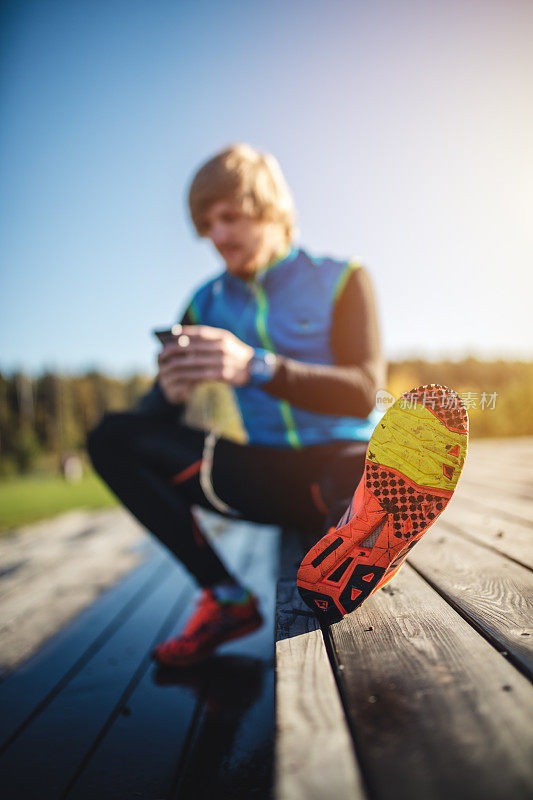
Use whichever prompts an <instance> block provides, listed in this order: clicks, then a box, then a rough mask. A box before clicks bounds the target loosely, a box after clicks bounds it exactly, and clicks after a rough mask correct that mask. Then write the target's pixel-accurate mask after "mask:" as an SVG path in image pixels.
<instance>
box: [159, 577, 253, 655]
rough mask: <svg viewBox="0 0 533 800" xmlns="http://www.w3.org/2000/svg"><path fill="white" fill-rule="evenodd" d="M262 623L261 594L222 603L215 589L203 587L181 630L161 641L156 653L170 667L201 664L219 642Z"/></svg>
mask: <svg viewBox="0 0 533 800" xmlns="http://www.w3.org/2000/svg"><path fill="white" fill-rule="evenodd" d="M262 624H263V617H262V616H261V613H260V612H259V607H258V603H257V598H256V596H255V595H254V594H252V593H251V592H249V593H248V597H247V598H246V599H245V600H244V601H243V602H241V603H221V602H219V601H218V600H217V598H216V597H215V594H214V593H213V591H212V589H203V591H202V594H201V595H200V598H199V600H198V603H197V606H196V609H195V611H194V613H193V615H192V616H191V617H190V619H189V621H188V622H187V624H186V626H185V628H184V629H183V631H182V632H181V634H180V635H179V636H176V637H174V638H173V639H169V640H168V641H166V642H163V643H162V644H159V645H157V647H155V648H154V650H153V652H152V657H153V658H154V659H155V660H156V661H157V662H158V663H159V664H163V665H165V666H167V667H187V666H190V665H191V664H198V663H199V662H200V661H204V659H206V658H208V657H209V656H210V655H211V654H212V652H213V651H214V650H215V649H216V648H217V647H219V645H221V644H223V643H224V642H229V641H230V640H231V639H238V638H240V637H241V636H246V634H248V633H252V631H255V630H257V628H259V627H260V626H261V625H262Z"/></svg>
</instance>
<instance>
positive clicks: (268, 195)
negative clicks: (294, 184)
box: [189, 144, 295, 244]
mask: <svg viewBox="0 0 533 800" xmlns="http://www.w3.org/2000/svg"><path fill="white" fill-rule="evenodd" d="M228 199H231V200H235V201H236V202H238V203H239V204H240V205H241V208H242V210H243V211H244V213H245V214H248V215H249V216H251V217H253V218H255V219H261V220H265V221H268V222H274V223H279V224H281V225H282V226H283V230H284V233H285V239H286V242H287V244H290V243H291V241H292V239H293V237H294V235H295V228H294V225H295V220H294V217H295V213H294V204H293V200H292V196H291V193H290V191H289V187H288V186H287V182H286V181H285V178H284V177H283V173H282V171H281V167H280V166H279V164H278V162H277V161H276V159H275V158H274V156H272V155H270V153H260V152H258V151H257V150H254V148H253V147H251V146H250V145H249V144H234V145H231V146H230V147H227V148H226V149H225V150H223V151H222V152H220V153H217V155H215V156H213V158H211V159H209V161H206V163H205V164H203V165H202V166H201V167H200V169H199V170H198V171H197V173H196V174H195V176H194V178H193V179H192V183H191V186H190V189H189V210H190V213H191V218H192V221H193V224H194V227H195V228H196V231H197V233H198V235H199V236H204V235H205V222H204V213H205V212H206V211H207V209H208V208H209V207H210V206H211V205H213V203H216V202H218V201H219V200H228Z"/></svg>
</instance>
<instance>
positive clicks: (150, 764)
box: [0, 439, 533, 800]
mask: <svg viewBox="0 0 533 800" xmlns="http://www.w3.org/2000/svg"><path fill="white" fill-rule="evenodd" d="M532 535H533V440H532V439H523V440H516V441H511V440H508V441H501V442H488V441H487V442H479V443H478V442H474V443H473V445H472V446H471V450H470V454H469V459H468V463H467V466H466V468H465V471H464V474H463V477H462V480H461V485H460V488H459V489H458V491H457V494H456V497H455V498H454V500H453V501H452V503H451V504H450V506H449V507H448V508H447V509H446V512H445V513H444V514H443V516H442V518H441V519H440V520H439V521H438V522H437V523H436V524H435V526H434V527H433V529H432V531H431V532H430V533H429V534H428V536H427V537H425V538H424V540H423V541H422V542H421V543H420V544H419V545H418V546H417V547H416V548H414V550H413V551H412V553H411V556H410V558H409V561H408V563H407V564H406V565H405V566H404V567H403V568H402V570H401V572H400V573H399V575H398V576H397V577H396V578H395V579H394V581H392V582H391V584H389V585H388V586H386V587H384V588H383V589H382V590H381V591H379V592H377V593H376V595H373V596H372V597H371V598H369V599H368V600H367V601H366V602H365V604H364V605H363V606H362V607H361V609H359V610H358V611H356V612H354V613H353V614H351V615H349V616H348V617H346V618H344V619H343V620H342V621H341V622H339V623H336V624H335V625H333V626H331V627H330V628H328V629H324V630H322V629H321V628H320V626H319V625H318V623H317V621H316V619H315V617H314V616H313V615H311V613H310V612H309V609H308V608H307V606H305V605H303V604H302V602H301V600H300V597H299V595H298V592H297V590H296V586H295V576H296V570H297V567H298V565H299V563H300V560H301V557H302V555H303V553H304V550H305V548H306V547H307V546H308V544H309V543H306V542H302V541H301V539H300V537H299V536H296V535H295V534H289V533H287V532H284V535H283V537H282V538H281V548H280V535H279V531H278V530H276V529H273V528H266V527H261V528H258V527H257V526H252V525H247V524H245V523H241V524H239V525H237V526H235V528H233V529H230V530H229V532H228V533H226V534H224V536H223V537H220V539H219V540H217V546H218V547H219V548H220V550H221V552H222V553H223V556H224V557H225V558H226V560H227V561H228V563H229V564H230V566H231V567H233V568H234V569H235V571H237V572H238V573H239V574H241V575H242V576H243V578H244V580H245V581H247V582H248V583H250V584H254V585H255V586H256V589H257V591H258V593H259V596H260V600H261V605H262V609H263V611H264V613H265V616H266V620H267V622H266V624H265V626H264V627H263V628H262V629H261V630H259V631H257V632H255V633H254V634H252V635H251V636H248V637H245V638H244V639H241V640H238V641H236V642H232V643H228V644H227V645H225V646H224V647H223V648H220V650H219V651H218V653H217V654H216V655H215V656H214V657H213V658H211V659H210V660H209V661H208V662H206V663H205V664H204V665H202V667H201V668H195V669H192V668H191V669H188V670H180V671H171V670H162V669H157V668H156V667H155V665H154V664H153V662H152V661H151V660H150V656H149V654H150V651H151V648H152V646H153V644H154V643H155V642H158V641H160V640H161V639H162V638H165V637H166V636H168V635H170V634H171V633H172V632H173V631H177V630H179V629H180V628H181V627H182V626H183V623H184V620H185V619H186V618H187V616H188V615H189V614H190V612H191V610H192V607H193V605H194V603H195V601H196V597H197V590H196V589H195V587H194V585H193V583H192V581H191V580H190V579H189V578H188V576H187V574H186V572H185V571H184V570H183V569H182V568H181V567H180V566H179V565H178V564H176V562H175V561H174V560H172V559H171V558H169V557H168V556H167V555H166V553H165V552H164V551H163V550H162V549H161V548H159V547H158V546H156V545H154V544H151V545H149V547H148V549H147V554H146V559H145V561H144V562H143V564H142V565H141V566H140V567H138V568H136V569H135V570H134V571H132V572H131V573H129V575H128V576H127V577H126V578H124V579H122V580H121V581H120V582H119V583H118V584H117V585H115V586H114V587H113V588H112V589H111V590H109V591H107V592H106V593H105V594H104V595H103V596H102V597H101V598H100V599H99V600H97V601H96V602H95V603H93V604H92V605H91V606H90V607H89V608H87V609H86V610H85V611H84V612H83V613H81V614H80V615H79V616H78V617H77V618H76V619H75V620H74V621H73V622H72V623H70V624H69V625H68V626H67V627H66V628H64V629H63V630H62V631H61V633H59V634H58V635H56V636H55V637H54V638H53V639H51V640H50V641H48V643H47V644H45V645H44V646H43V647H42V648H41V650H40V651H39V652H38V653H37V654H36V655H34V656H32V657H31V658H30V659H29V660H28V661H26V662H25V663H24V664H22V665H21V666H20V667H19V668H18V669H17V670H16V671H15V672H13V673H12V674H11V675H8V676H7V677H6V678H5V680H4V681H3V682H2V683H0V787H1V791H2V797H3V798H6V800H19V799H21V798H23V800H34V798H35V800H36V799H37V798H39V800H48V799H50V800H52V799H53V800H60V798H68V799H69V800H72V799H74V798H76V799H78V800H82V799H85V798H98V800H100V799H101V800H107V798H109V800H122V798H127V799H128V800H129V798H147V800H158V799H161V798H165V800H175V798H185V799H188V798H195V799H196V798H204V797H206V798H207V797H209V798H213V797H216V798H218V799H219V800H241V798H242V800H244V798H246V800H254V799H255V800H270V799H271V798H275V800H304V799H305V800H329V798H335V800H344V799H345V798H350V800H363V799H364V800H389V798H390V800H403V798H409V800H441V798H442V800H444V798H446V800H449V798H453V799H454V800H457V798H458V799H459V800H462V798H464V799H465V800H466V798H468V800H477V798H479V799H480V800H481V798H483V800H500V798H502V800H503V798H505V799H506V800H507V799H508V798H512V800H521V799H522V798H524V799H525V798H526V797H527V798H528V800H529V798H531V797H532V796H533V722H532V720H533V687H532V686H531V678H532V674H533V628H532V614H531V608H532V603H531V597H532V585H533V581H532V578H531V570H532V567H533V539H532ZM280 549H281V559H280V561H279V565H278V554H279V552H280ZM276 577H277V578H278V583H277V599H276ZM274 643H275V644H274ZM274 711H275V713H276V719H275V716H274Z"/></svg>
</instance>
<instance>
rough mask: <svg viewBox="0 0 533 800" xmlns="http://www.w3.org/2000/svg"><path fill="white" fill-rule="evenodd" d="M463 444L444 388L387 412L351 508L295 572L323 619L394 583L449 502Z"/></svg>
mask: <svg viewBox="0 0 533 800" xmlns="http://www.w3.org/2000/svg"><path fill="white" fill-rule="evenodd" d="M467 444H468V415H467V413H466V408H465V405H464V403H463V401H462V400H461V398H460V397H459V395H458V394H457V393H456V392H454V391H453V390H452V389H448V388H447V387H446V386H440V385H438V384H430V385H428V386H419V387H418V388H417V389H413V390H412V391H410V392H406V393H405V394H403V395H402V396H401V397H400V398H399V399H398V400H397V401H396V402H395V403H394V405H393V406H392V407H391V408H389V410H388V411H387V412H386V414H384V416H383V418H382V419H381V421H380V422H378V424H377V426H376V428H375V430H374V432H373V434H372V437H371V439H370V441H369V443H368V448H367V453H366V460H365V469H364V473H363V477H362V478H361V481H360V483H359V485H358V487H357V489H356V491H355V494H354V496H353V498H352V501H351V503H350V505H349V506H348V508H347V510H346V512H345V513H344V515H343V516H342V518H341V520H340V522H339V524H338V525H337V527H336V528H335V529H333V530H332V529H330V531H329V532H328V533H327V534H326V535H325V536H323V537H322V539H320V541H319V542H317V544H316V545H314V547H312V548H311V550H310V551H309V552H308V553H307V555H306V556H305V558H304V559H303V561H302V563H301V565H300V569H299V570H298V576H297V585H298V590H299V592H300V594H301V596H302V598H303V600H304V601H305V603H307V605H308V606H309V607H310V608H311V609H312V610H313V611H314V612H315V614H316V615H317V616H318V617H319V618H320V619H322V620H323V621H324V622H326V623H328V624H329V623H332V622H338V621H339V620H340V619H342V617H343V616H344V615H345V614H348V613H349V612H350V611H354V610H355V609H356V608H358V606H360V605H361V603H362V602H363V601H364V600H366V598H367V597H368V596H369V595H370V594H372V593H373V592H375V591H377V590H378V589H379V588H381V587H382V586H383V585H384V584H385V583H387V582H388V581H389V580H390V579H391V578H392V577H394V575H395V574H396V573H397V571H398V570H399V569H400V567H401V565H402V564H403V562H404V560H405V558H406V556H407V554H408V552H409V550H410V549H411V548H412V547H413V546H414V545H415V544H416V543H417V542H418V541H419V540H420V539H421V537H422V536H423V535H424V533H425V532H426V531H427V530H428V529H429V528H430V526H431V525H432V524H433V523H434V522H435V520H436V519H437V517H438V516H439V514H441V513H442V512H443V511H444V509H445V508H446V505H447V504H448V502H449V501H450V498H451V496H452V494H453V492H454V489H455V487H456V485H457V482H458V480H459V476H460V475H461V470H462V468H463V465H464V462H465V459H466V451H467Z"/></svg>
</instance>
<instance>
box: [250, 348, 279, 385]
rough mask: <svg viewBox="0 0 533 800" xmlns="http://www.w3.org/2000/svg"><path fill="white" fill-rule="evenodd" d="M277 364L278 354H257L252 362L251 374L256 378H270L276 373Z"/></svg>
mask: <svg viewBox="0 0 533 800" xmlns="http://www.w3.org/2000/svg"><path fill="white" fill-rule="evenodd" d="M275 366H276V356H275V355H274V353H266V355H264V356H263V355H255V356H254V357H253V358H252V360H251V362H250V375H252V376H253V377H254V378H260V379H262V380H265V381H266V380H268V379H269V378H271V377H272V375H273V374H274V369H275Z"/></svg>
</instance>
